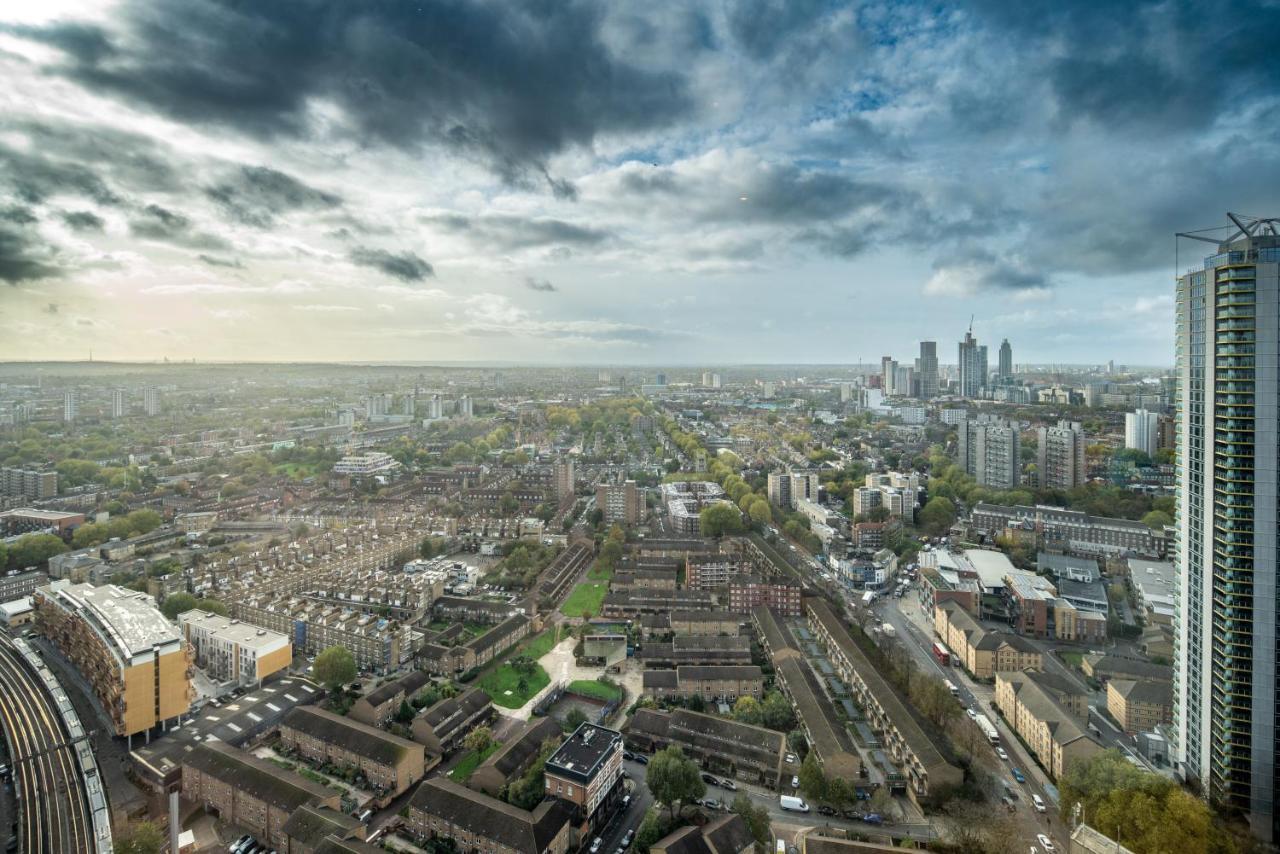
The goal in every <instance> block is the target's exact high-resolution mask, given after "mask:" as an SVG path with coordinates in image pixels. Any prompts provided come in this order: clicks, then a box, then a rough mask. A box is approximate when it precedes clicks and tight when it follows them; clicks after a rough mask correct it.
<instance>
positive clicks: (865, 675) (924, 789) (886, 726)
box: [805, 598, 964, 803]
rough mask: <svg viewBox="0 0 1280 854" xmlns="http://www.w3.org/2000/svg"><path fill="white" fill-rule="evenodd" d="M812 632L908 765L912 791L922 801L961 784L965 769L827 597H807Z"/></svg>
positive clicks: (887, 744) (888, 745)
mask: <svg viewBox="0 0 1280 854" xmlns="http://www.w3.org/2000/svg"><path fill="white" fill-rule="evenodd" d="M805 612H806V613H807V615H808V620H809V630H810V631H811V632H813V634H814V635H815V636H816V637H817V638H818V640H819V641H820V642H821V643H822V644H823V645H824V646H825V647H826V650H827V658H828V659H829V660H830V661H831V665H832V666H833V667H834V668H835V670H836V673H837V675H838V676H839V677H840V679H842V680H843V681H844V683H845V684H846V685H848V686H849V689H850V691H851V693H852V695H853V699H854V700H855V701H856V702H857V703H858V705H859V706H861V707H862V710H863V712H864V713H865V714H866V717H867V722H868V723H869V724H870V725H871V727H872V728H873V729H874V730H875V731H876V732H877V733H879V734H880V739H881V741H882V743H883V744H884V746H885V748H886V749H887V750H888V752H889V754H890V755H891V756H892V757H893V758H894V760H895V761H897V762H898V763H899V764H901V765H902V768H903V772H904V773H905V774H906V776H907V780H908V786H907V793H908V795H909V796H910V797H911V799H912V800H913V801H916V802H917V803H919V802H921V801H925V800H927V799H928V798H929V794H930V792H931V791H932V790H935V789H938V788H942V787H948V788H949V787H952V786H958V785H960V784H961V782H963V779H964V772H963V771H961V769H960V768H959V767H957V766H956V765H955V764H954V763H952V762H951V761H949V760H948V759H947V757H946V756H945V755H944V754H943V751H942V748H941V747H940V745H939V744H938V743H936V742H935V741H934V740H933V739H932V738H930V737H929V736H928V734H927V733H926V732H925V730H924V728H923V727H922V726H921V725H920V724H919V723H918V722H917V721H916V719H915V717H914V716H913V714H912V712H911V710H910V709H908V708H907V706H906V704H905V703H904V702H903V701H902V700H901V699H900V698H899V697H898V695H897V694H896V693H895V692H894V690H893V688H892V687H891V686H890V685H889V683H888V682H886V681H885V680H884V678H883V677H882V676H881V675H880V674H879V673H878V672H876V669H875V667H873V666H872V664H871V661H870V660H869V659H868V658H867V657H866V655H865V654H864V653H863V652H862V650H860V649H858V647H857V645H856V644H855V643H854V641H853V638H852V637H851V636H850V635H849V631H848V629H846V628H845V626H844V624H843V623H842V622H841V621H840V619H839V618H838V617H837V616H836V615H835V613H834V612H833V611H832V610H831V608H830V606H829V605H827V603H826V602H824V601H822V600H821V599H815V598H810V599H806V600H805Z"/></svg>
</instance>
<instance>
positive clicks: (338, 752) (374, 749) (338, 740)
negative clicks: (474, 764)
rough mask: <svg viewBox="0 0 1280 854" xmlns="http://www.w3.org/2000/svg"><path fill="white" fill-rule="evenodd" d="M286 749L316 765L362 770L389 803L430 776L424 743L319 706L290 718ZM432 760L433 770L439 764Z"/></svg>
mask: <svg viewBox="0 0 1280 854" xmlns="http://www.w3.org/2000/svg"><path fill="white" fill-rule="evenodd" d="M280 744H281V745H282V746H283V747H287V748H289V749H290V750H293V751H296V752H297V753H299V754H301V755H302V756H304V757H306V758H307V759H309V760H311V761H313V762H317V763H332V764H334V765H338V766H340V767H349V768H355V769H357V770H359V771H360V773H362V774H363V775H364V776H365V778H366V779H367V780H368V781H369V783H370V785H371V786H372V787H373V788H374V789H375V790H376V791H378V792H379V793H380V795H381V796H382V798H383V799H389V798H391V797H395V796H396V795H399V794H400V793H402V792H404V791H407V790H408V788H409V787H410V786H412V785H413V784H414V783H416V782H418V781H419V780H421V779H422V777H423V775H424V774H425V773H426V757H425V751H424V750H423V747H422V745H421V744H418V743H416V742H413V741H410V740H408V739H406V738H400V737H399V736H395V735H392V734H391V733H389V732H386V731H384V730H380V729H377V728H375V727H371V726H368V725H367V724H362V723H359V722H358V721H353V720H351V719H349V718H344V717H342V716H341V715H335V714H333V713H332V712H329V711H326V710H324V709H321V708H319V707H318V706H298V707H297V708H295V709H293V710H292V711H290V712H289V713H288V714H287V715H285V717H284V720H283V721H281V723H280ZM432 759H433V762H432V764H433V765H434V764H435V763H436V762H438V761H439V757H438V756H433V757H432Z"/></svg>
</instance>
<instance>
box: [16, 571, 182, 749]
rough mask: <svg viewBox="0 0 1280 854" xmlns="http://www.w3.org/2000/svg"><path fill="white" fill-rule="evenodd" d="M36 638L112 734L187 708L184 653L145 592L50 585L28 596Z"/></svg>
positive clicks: (125, 732)
mask: <svg viewBox="0 0 1280 854" xmlns="http://www.w3.org/2000/svg"><path fill="white" fill-rule="evenodd" d="M33 602H34V604H35V608H36V622H37V624H38V625H39V627H40V632H41V634H43V635H44V636H45V637H47V638H48V639H49V640H50V641H51V642H52V643H53V644H54V646H56V647H58V649H59V650H60V651H61V652H62V654H63V655H64V656H66V657H67V659H68V660H69V661H71V663H72V664H74V665H75V667H76V669H77V670H79V671H80V674H81V675H82V676H83V677H84V678H85V680H86V681H87V682H88V683H89V684H90V686H92V688H93V690H94V693H95V694H96V695H97V697H98V700H99V702H101V704H102V707H103V708H104V709H105V710H106V711H107V713H108V714H109V715H110V716H111V721H112V724H113V727H114V729H115V734H116V735H119V736H131V735H133V734H134V733H139V732H145V731H147V730H149V729H151V728H152V727H155V726H157V725H159V724H161V723H164V722H167V721H170V720H173V719H174V718H177V717H179V716H180V715H184V714H186V713H187V711H188V710H190V708H191V701H192V700H193V699H194V698H195V691H194V689H193V688H192V686H191V676H192V666H193V660H192V654H191V649H190V647H189V646H187V644H186V643H185V642H184V641H183V640H182V636H181V635H180V634H178V632H177V631H176V630H175V629H174V627H173V625H172V624H170V623H169V621H168V620H166V619H165V618H164V616H163V615H162V614H161V613H160V611H159V610H157V609H156V607H155V600H154V599H152V598H151V597H150V596H148V595H146V594H145V593H138V592H135V591H133V590H125V589H124V588H122V587H116V586H115V585H112V584H108V585H104V586H102V587H94V586H93V585H91V584H72V583H71V582H69V581H67V580H66V579H58V580H57V581H54V582H53V583H51V584H49V585H48V586H46V587H39V588H37V589H36V591H35V593H34V595H33Z"/></svg>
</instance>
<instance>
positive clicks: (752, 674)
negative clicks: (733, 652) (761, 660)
mask: <svg viewBox="0 0 1280 854" xmlns="http://www.w3.org/2000/svg"><path fill="white" fill-rule="evenodd" d="M676 673H677V674H679V677H680V679H681V680H682V681H683V680H685V679H763V678H764V672H763V671H761V670H760V668H759V666H757V665H755V664H682V665H680V666H679V667H677V668H676Z"/></svg>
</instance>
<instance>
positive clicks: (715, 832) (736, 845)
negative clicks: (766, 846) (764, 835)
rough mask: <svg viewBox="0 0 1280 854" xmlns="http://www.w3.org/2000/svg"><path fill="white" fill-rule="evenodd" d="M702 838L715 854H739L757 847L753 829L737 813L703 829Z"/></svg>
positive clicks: (723, 817) (710, 823)
mask: <svg viewBox="0 0 1280 854" xmlns="http://www.w3.org/2000/svg"><path fill="white" fill-rule="evenodd" d="M702 837H703V839H705V840H706V841H707V845H708V847H710V848H711V850H712V851H713V852H715V854H738V852H739V851H742V850H745V849H747V848H750V847H752V846H753V845H755V841H756V840H755V837H753V836H752V835H751V828H750V827H749V826H748V825H747V822H746V821H745V820H744V819H743V818H742V816H740V815H737V814H736V813H729V814H728V815H722V816H720V818H718V819H716V820H715V821H712V822H709V823H708V824H706V825H704V826H703V828H702Z"/></svg>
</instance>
